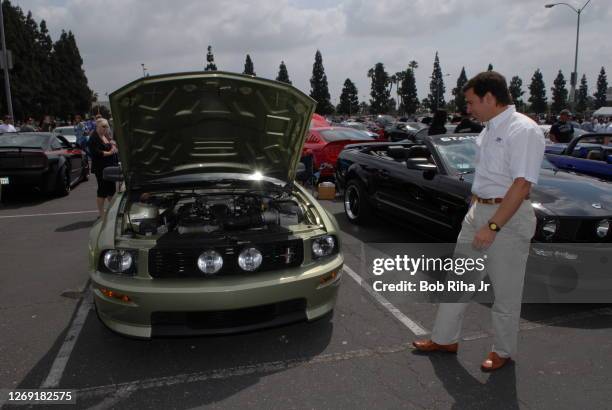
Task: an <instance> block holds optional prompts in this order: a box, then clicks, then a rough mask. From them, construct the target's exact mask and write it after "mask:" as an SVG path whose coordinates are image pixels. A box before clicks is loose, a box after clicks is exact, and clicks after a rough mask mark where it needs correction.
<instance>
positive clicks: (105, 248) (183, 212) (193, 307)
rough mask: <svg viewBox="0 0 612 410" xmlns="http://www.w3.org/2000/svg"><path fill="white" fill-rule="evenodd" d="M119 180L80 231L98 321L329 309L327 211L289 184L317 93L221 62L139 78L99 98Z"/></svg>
mask: <svg viewBox="0 0 612 410" xmlns="http://www.w3.org/2000/svg"><path fill="white" fill-rule="evenodd" d="M110 100H111V108H112V112H113V122H114V132H115V137H116V139H117V144H118V146H119V153H120V159H121V171H120V172H119V169H117V168H114V169H113V168H107V169H106V170H105V178H107V179H110V180H113V179H114V180H124V181H125V190H124V191H122V192H119V193H117V195H115V197H114V198H113V200H112V201H111V205H110V208H109V210H108V212H107V213H106V216H105V217H104V218H103V219H101V220H99V222H97V223H96V224H95V225H94V227H93V228H92V230H91V233H90V242H89V261H90V262H89V265H90V266H89V270H90V276H91V280H92V283H93V285H92V286H93V292H94V300H95V306H96V310H97V313H98V317H99V318H100V320H101V321H102V322H103V323H104V324H106V325H107V326H108V327H109V328H110V329H112V330H114V331H115V332H118V333H121V334H124V335H128V336H132V337H137V338H150V337H154V336H159V335H185V334H214V333H229V332H240V331H248V330H251V329H256V328H261V327H268V326H275V325H278V324H281V323H288V322H292V321H298V320H304V319H306V320H313V319H316V318H319V317H321V316H323V315H325V314H326V313H328V312H331V311H332V310H333V308H334V305H335V302H336V296H337V292H338V286H339V283H340V278H341V273H342V264H343V261H344V259H343V257H342V253H341V252H340V237H339V228H338V225H337V222H336V220H335V219H334V217H333V216H332V215H331V214H329V213H328V212H327V211H326V210H325V209H324V208H323V207H321V205H319V204H318V203H317V201H316V200H315V199H314V198H313V197H312V196H311V195H310V194H309V193H308V192H307V191H306V190H305V189H304V188H302V187H301V186H300V185H298V184H296V183H294V180H295V177H296V169H297V166H298V163H299V159H300V155H301V152H302V145H303V144H304V140H305V138H306V135H307V132H308V127H309V123H310V119H311V117H312V113H313V111H314V108H315V102H314V101H313V100H312V99H311V98H310V97H308V96H306V95H305V94H303V93H302V92H300V91H299V90H297V89H296V88H293V87H292V86H290V85H287V84H284V83H280V82H276V81H270V80H265V79H261V78H257V77H251V76H244V75H238V74H231V73H225V72H219V71H215V72H197V73H180V74H170V75H162V76H155V77H153V76H151V77H145V78H142V79H140V80H137V81H134V82H132V83H130V84H128V85H126V86H124V87H122V88H121V89H119V90H117V91H115V92H114V93H112V94H111V96H110Z"/></svg>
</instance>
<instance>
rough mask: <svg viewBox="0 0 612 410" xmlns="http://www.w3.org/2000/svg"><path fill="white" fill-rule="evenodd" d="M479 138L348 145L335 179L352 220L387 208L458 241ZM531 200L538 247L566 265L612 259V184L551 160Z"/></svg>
mask: <svg viewBox="0 0 612 410" xmlns="http://www.w3.org/2000/svg"><path fill="white" fill-rule="evenodd" d="M475 139H476V135H473V134H443V135H435V136H424V137H423V140H422V143H413V142H407V143H370V144H353V145H348V146H347V147H345V149H344V150H343V151H342V152H341V153H340V155H339V156H338V163H337V167H336V180H337V182H338V185H339V186H340V188H341V189H343V190H344V209H345V213H346V216H347V217H348V219H349V221H351V222H353V223H355V224H361V223H364V222H366V221H367V220H368V219H370V218H371V217H372V216H374V214H375V213H376V212H380V213H383V214H385V215H389V216H392V217H394V218H396V219H397V218H401V219H404V220H406V221H408V222H409V223H410V224H411V225H413V226H414V225H417V226H419V227H421V228H424V230H425V231H427V232H429V233H432V234H434V235H435V236H437V237H439V238H440V239H443V240H450V241H452V242H454V241H455V240H456V237H457V235H458V233H459V230H460V229H461V222H462V221H463V218H464V216H465V214H466V212H467V211H468V206H469V203H470V199H471V185H472V182H473V173H474V158H475V154H476V144H475ZM531 202H532V204H533V207H534V210H535V213H536V216H537V219H538V223H537V229H536V233H535V236H534V238H533V243H534V246H532V253H535V254H536V255H539V256H542V257H549V258H550V259H553V260H555V261H558V262H560V263H561V264H562V265H564V264H565V265H567V264H566V263H565V262H567V261H572V263H574V262H581V258H582V259H584V258H586V259H588V261H589V262H591V261H596V262H599V261H601V262H605V263H607V262H608V260H610V261H612V232H611V230H610V224H611V223H612V183H610V182H606V181H601V180H598V179H596V178H591V177H587V176H582V175H576V174H574V173H570V172H566V171H560V170H558V169H557V168H555V167H554V166H553V165H552V164H551V163H550V162H548V161H547V160H546V159H544V160H543V162H542V168H541V172H540V179H539V181H538V184H537V185H535V186H534V187H533V189H532V192H531ZM535 245H537V246H535ZM581 255H582V256H581ZM584 255H588V256H584ZM589 269H591V268H589ZM609 276H610V275H609V272H608V274H606V277H609ZM607 280H608V281H611V283H610V286H612V278H608V279H607Z"/></svg>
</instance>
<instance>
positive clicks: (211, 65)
mask: <svg viewBox="0 0 612 410" xmlns="http://www.w3.org/2000/svg"><path fill="white" fill-rule="evenodd" d="M206 62H207V64H206V66H205V67H204V71H217V65H216V64H215V56H214V55H213V52H212V46H210V45H209V46H208V52H207V53H206Z"/></svg>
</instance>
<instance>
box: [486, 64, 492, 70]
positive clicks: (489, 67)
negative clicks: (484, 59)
mask: <svg viewBox="0 0 612 410" xmlns="http://www.w3.org/2000/svg"><path fill="white" fill-rule="evenodd" d="M487 71H493V64H491V63H489V66H488V67H487Z"/></svg>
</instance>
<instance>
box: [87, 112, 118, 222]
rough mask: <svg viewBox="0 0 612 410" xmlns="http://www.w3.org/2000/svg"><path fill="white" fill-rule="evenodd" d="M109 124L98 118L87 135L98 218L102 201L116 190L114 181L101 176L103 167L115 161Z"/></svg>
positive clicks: (111, 164)
mask: <svg viewBox="0 0 612 410" xmlns="http://www.w3.org/2000/svg"><path fill="white" fill-rule="evenodd" d="M109 131H110V126H109V124H108V121H106V120H105V119H104V118H100V119H98V120H97V121H96V129H95V131H94V132H93V133H92V134H91V136H90V137H89V152H90V154H91V158H92V170H93V172H94V174H95V176H96V181H97V182H98V190H97V192H96V205H97V206H98V213H99V215H100V218H102V217H104V212H105V211H104V202H105V201H108V202H110V199H111V198H112V196H113V195H115V192H116V186H115V183H114V182H112V181H105V180H104V178H103V174H104V168H107V167H114V166H117V165H118V162H117V147H116V146H114V145H113V144H112V142H111V139H110V132H109Z"/></svg>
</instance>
